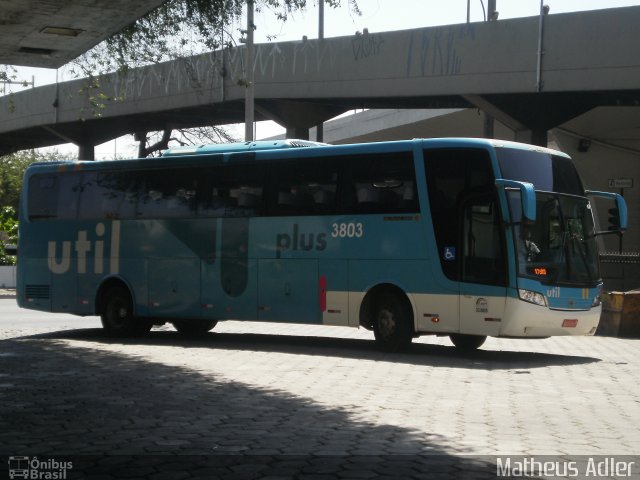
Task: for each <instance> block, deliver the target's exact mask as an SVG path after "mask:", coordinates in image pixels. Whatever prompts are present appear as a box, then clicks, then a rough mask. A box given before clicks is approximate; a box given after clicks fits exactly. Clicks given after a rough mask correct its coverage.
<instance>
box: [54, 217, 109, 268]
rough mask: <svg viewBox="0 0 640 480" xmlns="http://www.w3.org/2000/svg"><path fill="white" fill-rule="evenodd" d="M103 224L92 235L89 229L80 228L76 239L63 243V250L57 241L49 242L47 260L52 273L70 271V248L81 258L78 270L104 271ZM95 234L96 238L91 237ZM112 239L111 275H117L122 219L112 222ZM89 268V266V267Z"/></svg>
mask: <svg viewBox="0 0 640 480" xmlns="http://www.w3.org/2000/svg"><path fill="white" fill-rule="evenodd" d="M106 230H107V229H106V227H105V225H104V223H98V224H97V225H96V228H95V231H94V232H92V234H90V233H89V232H88V231H87V230H79V231H78V237H77V239H76V240H75V242H73V241H71V240H65V241H63V242H62V247H61V248H62V251H59V247H58V242H55V241H50V242H49V244H48V252H47V263H48V266H49V270H50V271H51V273H55V274H62V273H66V272H67V271H69V268H70V266H71V249H72V248H73V250H74V252H75V254H76V256H77V259H78V267H77V268H78V272H77V273H87V271H88V270H89V273H97V274H102V273H104V272H105V267H106V265H105V262H106V259H105V256H104V252H105V241H104V238H105V233H106ZM92 235H95V236H93V239H92ZM110 238H111V241H110V245H109V258H108V262H109V264H108V269H109V273H110V274H112V275H116V274H118V271H119V268H118V267H119V265H118V264H119V258H120V221H119V220H114V221H113V222H111V237H110ZM87 267H89V269H87Z"/></svg>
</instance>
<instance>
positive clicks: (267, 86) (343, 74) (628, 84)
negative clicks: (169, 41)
mask: <svg viewBox="0 0 640 480" xmlns="http://www.w3.org/2000/svg"><path fill="white" fill-rule="evenodd" d="M538 25H539V18H538V17H530V18H520V19H511V20H501V21H497V22H483V23H476V24H463V25H450V26H443V27H430V28H422V29H413V30H404V31H397V32H386V33H369V34H364V35H356V36H347V37H338V38H332V39H324V40H322V41H319V40H308V41H297V42H281V43H271V44H262V45H257V46H256V55H255V61H254V64H253V68H254V71H255V98H256V102H257V103H258V104H262V105H263V106H264V111H263V112H264V113H263V118H272V117H278V118H280V122H281V123H282V124H283V125H285V126H286V127H289V128H300V127H309V126H312V125H315V124H316V123H317V121H316V123H310V119H311V118H314V117H322V116H324V115H325V113H322V114H317V113H314V109H316V108H319V109H320V110H325V111H330V110H331V109H333V110H334V111H341V110H342V111H344V110H346V109H350V108H356V107H357V108H465V107H468V106H470V103H469V99H471V98H473V99H476V101H477V99H478V98H481V99H483V100H484V101H486V102H488V103H490V104H492V105H493V106H494V108H496V109H498V110H501V111H502V112H503V114H504V115H505V116H506V117H510V118H511V121H513V122H512V123H514V124H520V127H522V128H520V127H518V128H516V129H517V130H532V131H541V130H545V129H549V128H551V126H553V125H557V124H559V123H562V121H566V119H568V118H572V116H575V115H578V114H580V113H582V112H584V111H587V110H588V109H589V108H593V107H594V106H596V105H636V106H637V105H640V50H638V49H635V48H629V45H636V44H638V43H640V30H639V29H638V28H637V25H640V7H627V8H618V9H609V10H598V11H594V12H577V13H571V14H558V15H548V16H547V17H545V28H544V35H545V38H544V45H545V54H544V62H543V71H542V81H543V88H542V91H539V89H538V84H537V55H536V46H537V44H538V32H539V29H538ZM245 65H246V51H245V48H244V47H240V48H234V49H229V50H224V51H218V52H213V53H208V54H204V55H199V56H195V57H191V58H187V59H180V60H176V61H173V62H167V63H163V64H159V65H154V66H149V67H145V68H140V69H133V70H131V71H129V72H128V73H127V74H126V75H107V76H105V77H101V78H100V79H99V82H100V86H101V87H100V88H101V90H102V93H104V94H105V95H106V96H108V97H110V98H118V99H120V98H123V99H124V100H123V101H114V102H107V104H106V106H105V108H104V109H101V110H100V114H101V117H100V118H99V119H97V118H94V116H93V109H94V107H92V105H91V103H90V102H89V99H87V98H86V95H82V94H79V93H78V92H81V91H83V87H86V85H85V83H86V81H85V80H78V81H74V82H66V83H61V84H60V85H59V86H58V87H56V86H47V87H40V88H35V89H32V90H30V91H26V92H19V93H17V94H15V95H13V96H12V97H11V98H10V99H9V98H6V97H4V98H0V112H2V114H1V115H0V150H4V149H11V148H13V149H15V148H28V147H32V146H42V145H43V144H46V142H51V141H52V139H53V138H54V137H53V136H52V135H51V134H50V133H49V132H46V135H45V134H44V133H42V136H41V137H38V136H37V135H34V132H35V130H34V128H38V129H40V127H41V126H43V125H47V126H50V127H52V128H54V129H55V130H56V131H58V132H64V134H65V135H66V136H68V137H70V138H84V137H83V133H84V132H85V131H86V130H87V129H88V128H89V127H88V125H89V124H90V125H91V129H92V138H94V139H96V140H97V139H98V136H100V138H107V139H108V138H114V137H115V136H117V135H119V134H123V133H125V132H123V129H124V128H125V127H126V129H127V131H130V132H133V131H136V130H140V129H151V128H154V127H155V128H158V129H162V128H164V127H165V126H166V125H171V124H173V123H172V121H175V122H176V124H178V123H179V124H181V125H183V126H197V125H207V124H208V125H211V124H218V125H220V124H224V123H232V122H236V121H242V118H243V116H242V114H241V113H239V111H240V112H241V111H242V110H241V109H242V105H243V103H242V102H243V101H244V94H245V91H244V90H245V89H244V86H243V84H242V79H243V78H244V73H243V72H244V66H245ZM84 90H86V88H84ZM269 102H272V103H269ZM273 102H276V105H275V108H274V103H273ZM282 102H285V103H286V102H293V103H299V102H302V103H304V104H305V107H304V108H298V107H295V108H289V107H283V105H284V104H283V103H282ZM238 107H240V108H238ZM258 119H259V118H258ZM505 121H507V122H510V120H508V119H507V120H505ZM40 131H42V130H41V129H40Z"/></svg>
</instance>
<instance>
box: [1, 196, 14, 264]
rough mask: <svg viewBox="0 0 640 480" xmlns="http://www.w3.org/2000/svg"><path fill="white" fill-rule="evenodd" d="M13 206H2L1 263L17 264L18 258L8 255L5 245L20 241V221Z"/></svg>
mask: <svg viewBox="0 0 640 480" xmlns="http://www.w3.org/2000/svg"><path fill="white" fill-rule="evenodd" d="M15 216H16V211H15V210H14V209H13V207H0V265H15V263H16V259H15V257H14V256H12V255H8V254H7V252H6V247H5V245H15V244H16V243H17V241H18V221H17V220H16V218H15Z"/></svg>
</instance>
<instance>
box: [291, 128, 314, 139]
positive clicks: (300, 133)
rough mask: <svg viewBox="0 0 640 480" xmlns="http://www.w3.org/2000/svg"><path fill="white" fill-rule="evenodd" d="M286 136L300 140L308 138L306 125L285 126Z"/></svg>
mask: <svg viewBox="0 0 640 480" xmlns="http://www.w3.org/2000/svg"><path fill="white" fill-rule="evenodd" d="M286 137H287V138H298V139H300V140H309V128H308V127H287V133H286Z"/></svg>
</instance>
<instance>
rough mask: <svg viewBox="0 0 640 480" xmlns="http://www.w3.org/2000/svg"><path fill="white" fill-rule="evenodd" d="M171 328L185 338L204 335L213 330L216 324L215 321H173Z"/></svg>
mask: <svg viewBox="0 0 640 480" xmlns="http://www.w3.org/2000/svg"><path fill="white" fill-rule="evenodd" d="M172 323H173V328H175V329H176V330H177V331H178V333H180V334H182V335H184V336H187V337H196V336H198V335H204V334H205V333H207V332H209V331H211V330H213V328H214V327H215V326H216V325H217V324H218V321H217V320H198V319H193V320H175V321H173V322H172Z"/></svg>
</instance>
